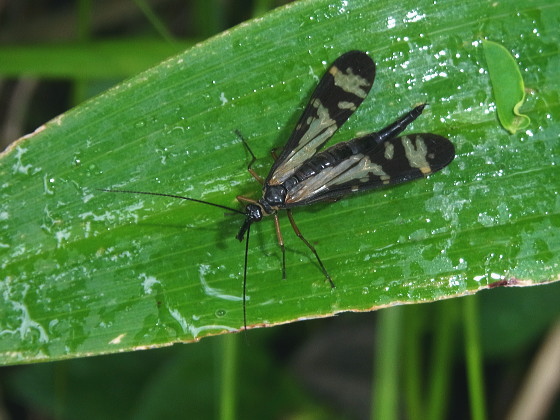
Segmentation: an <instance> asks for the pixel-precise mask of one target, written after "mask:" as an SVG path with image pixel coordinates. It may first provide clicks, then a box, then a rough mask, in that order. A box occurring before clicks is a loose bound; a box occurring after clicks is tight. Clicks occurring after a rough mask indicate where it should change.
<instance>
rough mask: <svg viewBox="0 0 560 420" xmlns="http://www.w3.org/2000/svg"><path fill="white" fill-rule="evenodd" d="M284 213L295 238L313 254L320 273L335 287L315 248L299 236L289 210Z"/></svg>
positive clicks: (299, 233)
mask: <svg viewBox="0 0 560 420" xmlns="http://www.w3.org/2000/svg"><path fill="white" fill-rule="evenodd" d="M286 212H287V213H288V219H290V223H291V224H292V228H293V229H294V232H295V233H296V235H297V237H298V238H299V239H301V240H302V241H303V243H304V244H305V245H307V247H308V248H309V249H310V250H311V252H313V254H314V255H315V258H317V262H318V263H319V266H320V267H321V271H323V274H324V275H325V277H326V278H327V280H328V281H329V283H330V284H331V287H335V285H334V282H333V281H332V279H331V276H330V275H329V273H328V272H327V269H326V268H325V266H324V265H323V262H322V261H321V258H319V254H317V251H316V250H315V247H314V246H313V245H311V244H310V243H309V242H308V241H307V239H305V238H304V237H303V235H302V234H301V232H300V230H299V228H298V227H297V225H296V222H295V221H294V216H292V212H291V210H286Z"/></svg>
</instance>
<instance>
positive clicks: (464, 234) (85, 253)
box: [0, 0, 560, 364]
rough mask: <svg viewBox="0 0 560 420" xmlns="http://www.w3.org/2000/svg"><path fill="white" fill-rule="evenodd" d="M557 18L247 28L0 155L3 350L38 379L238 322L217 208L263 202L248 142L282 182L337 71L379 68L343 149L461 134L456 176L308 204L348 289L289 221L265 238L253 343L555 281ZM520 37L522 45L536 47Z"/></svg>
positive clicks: (420, 15)
mask: <svg viewBox="0 0 560 420" xmlns="http://www.w3.org/2000/svg"><path fill="white" fill-rule="evenodd" d="M559 16H560V5H558V4H550V3H549V2H547V1H546V0H540V1H521V2H517V3H515V6H514V7H513V6H512V5H511V4H502V3H489V2H482V1H476V2H471V3H464V2H459V1H449V2H438V3H436V4H434V3H433V2H428V1H419V2H418V1H415V2H414V3H399V5H395V3H394V2H389V1H386V0H384V1H379V2H371V1H368V0H357V1H352V2H345V3H344V4H342V3H341V4H338V3H337V4H336V5H335V4H333V3H331V2H329V1H324V0H323V1H303V2H299V3H295V4H293V5H290V6H288V7H285V8H282V9H279V10H277V11H275V12H273V13H270V14H268V15H266V16H265V17H263V18H261V19H259V20H255V21H252V22H249V23H248V24H244V25H240V26H239V27H237V28H234V29H233V30H231V31H228V32H226V33H223V34H221V35H220V36H217V37H215V38H212V39H210V40H208V41H206V42H204V43H201V44H199V45H197V46H196V47H194V48H192V49H190V50H188V51H186V52H184V53H183V54H180V55H179V56H176V57H174V58H172V59H170V60H167V61H166V62H164V63H162V64H160V65H159V66H157V67H155V68H153V69H151V70H149V71H147V72H144V73H142V74H140V75H138V76H137V77H135V78H133V79H130V80H128V81H127V82H125V83H123V84H121V85H119V86H117V87H116V88H114V89H112V90H110V91H108V92H107V93H105V94H103V95H101V96H99V97H97V98H95V99H93V100H91V101H89V102H87V103H85V104H83V105H81V106H79V107H77V108H75V109H74V110H71V111H69V112H67V113H66V114H64V115H62V116H60V117H59V118H57V119H55V120H53V121H51V122H49V123H47V124H46V125H45V126H43V127H41V128H40V129H38V130H37V131H36V132H35V133H34V134H32V135H30V136H28V137H26V138H24V139H21V140H20V141H19V142H17V143H16V144H15V145H14V146H13V147H12V148H11V149H10V150H8V151H6V152H5V153H4V154H3V155H2V157H1V160H0V194H1V201H0V232H1V233H0V253H1V261H2V266H1V267H2V268H1V270H2V271H1V274H2V275H1V276H0V291H1V295H2V303H1V304H0V354H1V360H2V363H5V364H10V363H23V362H31V361H36V360H54V359H61V358H70V357H77V356H85V355H93V354H100V353H108V352H118V351H125V350H131V349H140V348H146V347H154V346H165V345H170V344H172V343H175V342H186V341H193V340H198V339H200V338H202V337H204V336H207V335H213V334H220V333H223V332H229V331H235V330H238V329H239V328H241V327H242V324H243V316H242V306H241V293H242V290H241V286H242V277H243V276H242V274H243V253H244V244H240V243H239V242H238V241H236V240H235V238H234V236H235V233H236V232H237V230H238V228H239V225H240V223H241V220H240V218H239V217H238V216H237V215H224V214H223V211H221V210H219V209H216V208H212V207H209V206H203V205H197V204H195V203H187V202H182V201H175V200H170V199H169V200H168V199H164V198H162V197H146V196H137V195H124V194H120V195H117V194H109V193H102V192H100V191H98V189H99V188H127V189H136V190H144V191H155V192H164V193H170V194H179V195H187V196H189V197H193V198H197V199H203V200H208V201H211V202H215V203H219V204H223V205H226V206H237V203H236V201H235V196H236V195H247V196H253V197H255V198H257V197H258V196H259V193H260V186H259V185H258V184H257V183H256V182H254V180H253V179H252V178H251V177H250V175H249V174H248V173H247V172H246V166H247V163H248V158H249V156H248V155H247V153H246V151H245V150H244V148H243V146H242V144H241V143H240V141H239V139H238V138H237V137H236V135H235V134H234V130H236V129H238V130H240V131H241V132H242V133H243V134H244V135H245V137H246V138H247V140H248V141H249V143H250V144H251V147H252V148H253V151H254V152H255V153H256V154H257V156H259V157H262V159H260V160H259V162H258V164H257V166H256V169H257V171H258V172H259V173H261V174H262V175H266V173H267V171H268V168H269V167H270V165H271V162H272V160H271V158H270V153H269V152H270V150H271V149H272V148H275V147H281V146H282V145H283V143H284V142H285V141H286V139H287V137H288V136H289V134H290V131H291V130H292V129H293V126H294V124H295V122H296V121H297V119H298V117H299V114H300V112H301V110H302V107H303V106H304V104H305V102H306V100H307V99H308V97H309V95H310V93H311V91H312V90H313V88H314V86H315V84H316V83H317V78H318V77H320V76H321V75H322V73H323V72H324V71H325V69H326V67H327V66H328V64H329V63H330V62H332V61H333V60H334V59H335V58H336V57H337V56H338V55H340V54H341V53H343V52H345V51H348V50H351V49H361V50H365V51H368V52H369V53H370V54H371V55H372V56H373V57H374V59H375V60H376V62H377V68H378V74H377V79H376V83H375V85H374V87H373V89H372V92H371V93H370V95H369V97H368V98H367V99H366V101H364V104H363V105H362V106H361V107H360V109H359V110H358V112H356V114H355V115H354V116H353V117H352V119H351V120H350V121H349V122H348V123H347V125H345V126H344V127H343V129H341V130H340V132H339V133H337V135H336V136H335V138H334V139H333V141H335V142H336V141H340V140H347V139H349V138H350V137H351V136H353V135H356V134H357V133H363V132H367V131H372V130H376V129H379V128H381V127H383V126H384V125H386V124H388V123H390V122H391V121H393V120H394V119H395V118H396V117H397V116H398V115H399V114H401V113H402V112H404V111H406V110H408V109H409V108H410V107H411V106H413V105H414V104H417V103H419V102H428V103H429V104H430V106H429V108H428V109H427V110H426V111H425V113H424V115H423V116H422V117H421V118H419V119H418V120H417V121H416V122H415V123H414V127H413V130H414V131H418V132H425V131H429V132H434V133H437V134H440V135H445V136H448V137H449V138H450V139H451V140H452V141H453V143H454V144H455V146H456V150H457V158H456V160H455V161H454V162H453V163H452V164H451V165H450V166H449V167H448V168H447V169H446V170H444V171H443V172H441V173H438V174H435V175H434V176H431V177H430V178H428V179H425V180H420V181H417V182H414V183H410V184H406V185H402V186H399V187H395V188H391V189H387V190H383V191H378V192H374V193H369V194H364V195H360V196H355V197H351V198H348V199H345V200H341V201H339V202H337V203H332V204H329V205H315V206H312V207H309V208H301V209H297V211H296V212H295V218H296V221H297V222H298V225H299V227H300V229H301V231H302V232H303V234H304V235H305V236H306V238H308V239H309V240H310V241H311V242H312V243H313V244H314V245H315V246H316V248H317V250H318V252H319V254H320V255H321V257H322V259H323V262H324V263H325V265H326V267H327V269H328V270H329V272H330V274H331V276H332V277H333V279H334V280H335V282H336V285H337V287H336V288H335V289H331V288H330V287H329V286H328V284H326V283H325V281H324V278H323V276H322V274H321V272H320V270H319V269H318V267H317V265H316V264H315V262H314V259H313V256H312V255H310V253H309V251H308V249H307V248H306V247H305V245H304V244H303V243H302V242H301V241H300V240H299V239H298V238H296V237H295V236H294V235H293V234H292V233H291V232H290V227H289V223H288V221H287V220H286V218H285V217H281V224H282V227H283V234H284V239H285V241H286V243H287V277H288V278H287V280H285V281H283V280H282V279H281V271H280V265H281V261H280V258H281V255H280V252H279V249H278V245H277V243H276V237H275V230H274V225H273V223H272V221H271V220H265V221H264V222H263V223H260V224H258V225H255V226H254V228H253V229H252V234H251V247H250V252H249V267H248V272H249V277H248V291H247V295H248V301H247V305H248V306H247V311H248V323H249V327H252V326H259V325H274V324H279V323H284V322H291V321H294V320H298V319H305V318H312V317H321V316H328V315H331V314H334V313H337V312H340V311H347V310H352V311H363V310H371V309H375V308H379V307H384V306H389V305H395V304H401V303H414V302H427V301H432V300H436V299H443V298H448V297H453V296H460V295H465V294H470V293H474V292H476V291H477V290H480V289H483V288H488V287H491V286H493V285H505V284H507V285H533V284H539V283H545V282H550V281H556V280H558V278H559V274H558V271H559V270H558V267H559V263H560V261H559V260H560V258H559V254H558V249H559V248H560V218H559V212H560V202H559V201H558V190H559V182H558V176H557V169H556V168H557V165H558V164H559V159H558V156H560V146H559V141H558V140H559V139H558V133H559V132H560V123H559V116H560V112H559V101H558V91H559V90H558V82H557V80H559V77H558V76H559V73H560V70H559V69H560V59H559V55H558V47H557V42H556V34H557V22H558V17H559ZM520 34H523V37H520ZM483 38H490V39H494V40H499V41H500V42H501V43H502V44H504V45H508V47H509V48H510V49H511V50H512V51H514V52H515V54H516V57H519V58H518V63H519V66H520V68H521V69H523V79H524V80H525V84H526V86H527V87H528V88H530V91H531V92H532V94H531V95H530V96H529V98H528V102H527V111H526V112H527V114H528V115H529V116H530V117H531V121H533V123H532V125H531V126H530V127H528V129H527V130H526V131H524V132H520V133H518V134H517V135H516V136H510V135H508V134H506V133H505V132H503V131H502V130H501V128H500V126H499V124H498V123H497V121H496V118H495V117H494V105H493V104H494V99H493V97H492V89H491V84H490V80H489V78H488V74H487V73H486V72H485V71H484V69H485V64H484V63H485V60H484V53H483V51H482V48H481V41H482V39H483Z"/></svg>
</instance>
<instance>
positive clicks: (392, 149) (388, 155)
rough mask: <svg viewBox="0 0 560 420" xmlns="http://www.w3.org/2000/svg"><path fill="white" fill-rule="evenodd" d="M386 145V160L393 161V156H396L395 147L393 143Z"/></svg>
mask: <svg viewBox="0 0 560 420" xmlns="http://www.w3.org/2000/svg"><path fill="white" fill-rule="evenodd" d="M384 144H385V155H384V156H385V159H387V160H391V159H393V156H394V155H395V146H393V143H390V142H386V143H384Z"/></svg>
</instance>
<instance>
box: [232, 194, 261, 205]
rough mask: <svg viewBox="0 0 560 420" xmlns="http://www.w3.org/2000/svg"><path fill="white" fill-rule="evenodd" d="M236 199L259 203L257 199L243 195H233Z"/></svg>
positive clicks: (242, 201) (243, 201) (241, 201)
mask: <svg viewBox="0 0 560 420" xmlns="http://www.w3.org/2000/svg"><path fill="white" fill-rule="evenodd" d="M235 198H236V199H237V201H239V202H240V203H251V204H259V202H258V201H257V200H253V199H252V198H249V197H245V196H244V195H238V196H237V197H235Z"/></svg>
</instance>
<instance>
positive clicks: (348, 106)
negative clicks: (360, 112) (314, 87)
mask: <svg viewBox="0 0 560 420" xmlns="http://www.w3.org/2000/svg"><path fill="white" fill-rule="evenodd" d="M338 107H339V108H340V109H349V110H351V111H355V110H356V104H354V103H353V102H348V101H340V102H339V103H338Z"/></svg>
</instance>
